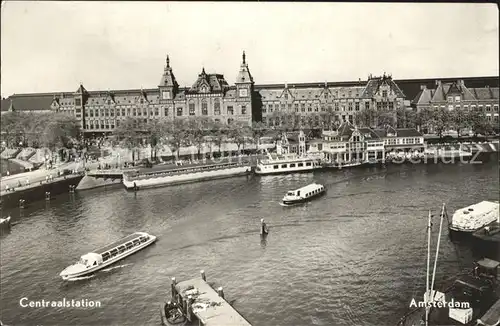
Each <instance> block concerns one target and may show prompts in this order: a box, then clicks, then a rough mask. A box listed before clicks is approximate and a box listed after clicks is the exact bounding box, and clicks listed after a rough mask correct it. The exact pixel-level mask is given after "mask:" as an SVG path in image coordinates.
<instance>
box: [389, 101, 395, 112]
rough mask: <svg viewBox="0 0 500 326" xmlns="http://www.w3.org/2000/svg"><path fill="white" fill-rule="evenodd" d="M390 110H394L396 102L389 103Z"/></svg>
mask: <svg viewBox="0 0 500 326" xmlns="http://www.w3.org/2000/svg"><path fill="white" fill-rule="evenodd" d="M389 110H394V102H389Z"/></svg>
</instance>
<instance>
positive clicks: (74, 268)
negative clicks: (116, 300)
mask: <svg viewBox="0 0 500 326" xmlns="http://www.w3.org/2000/svg"><path fill="white" fill-rule="evenodd" d="M155 241H156V237H155V236H154V235H150V234H147V233H145V232H136V233H133V234H131V235H129V236H127V237H125V238H123V239H120V240H118V241H115V242H113V243H111V244H109V245H107V246H106V247H104V248H101V249H98V250H95V251H93V252H90V253H88V254H85V255H83V256H82V257H81V258H80V261H79V262H77V263H76V264H74V265H71V266H69V267H66V268H65V269H64V270H63V271H62V272H61V273H60V274H59V275H60V276H61V277H62V278H63V280H67V279H72V278H75V277H81V276H85V275H88V274H92V273H94V272H96V271H98V270H100V269H102V268H104V267H106V266H109V265H111V264H113V263H115V262H117V261H119V260H121V259H123V258H125V257H127V256H129V255H131V254H133V253H135V252H137V251H139V250H141V249H144V248H145V247H147V246H149V245H150V244H152V243H153V242H155Z"/></svg>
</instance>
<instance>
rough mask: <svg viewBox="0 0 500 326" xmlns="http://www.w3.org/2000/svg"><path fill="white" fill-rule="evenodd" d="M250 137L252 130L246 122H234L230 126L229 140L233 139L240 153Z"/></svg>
mask: <svg viewBox="0 0 500 326" xmlns="http://www.w3.org/2000/svg"><path fill="white" fill-rule="evenodd" d="M249 135H250V128H249V127H248V125H247V124H246V123H244V122H240V121H234V122H233V123H232V124H231V125H230V126H229V135H228V136H229V138H232V139H233V141H234V143H235V144H236V146H238V152H239V151H240V147H241V145H243V146H244V145H245V141H246V137H247V136H249Z"/></svg>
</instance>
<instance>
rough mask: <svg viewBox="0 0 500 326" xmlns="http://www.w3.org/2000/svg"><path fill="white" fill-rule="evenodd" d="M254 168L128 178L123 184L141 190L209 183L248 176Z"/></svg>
mask: <svg viewBox="0 0 500 326" xmlns="http://www.w3.org/2000/svg"><path fill="white" fill-rule="evenodd" d="M251 171H252V168H251V166H250V165H245V166H237V167H234V168H226V169H219V170H211V171H210V170H209V171H201V172H194V173H193V172H189V173H184V174H174V175H166V176H151V178H147V179H137V180H134V179H132V180H129V179H128V178H126V177H124V178H123V184H124V186H125V188H127V189H134V183H135V185H136V186H137V187H138V188H139V189H140V188H152V187H161V186H173V185H179V184H185V183H191V182H198V181H208V180H216V179H222V178H229V177H234V176H240V175H247V174H249V173H251Z"/></svg>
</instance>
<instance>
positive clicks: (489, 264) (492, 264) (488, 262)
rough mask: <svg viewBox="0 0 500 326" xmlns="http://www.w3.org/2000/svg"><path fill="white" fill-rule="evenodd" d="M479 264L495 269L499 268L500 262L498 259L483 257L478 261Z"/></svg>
mask: <svg viewBox="0 0 500 326" xmlns="http://www.w3.org/2000/svg"><path fill="white" fill-rule="evenodd" d="M477 264H478V265H480V266H482V267H484V268H489V269H494V268H497V267H498V266H499V265H500V263H499V262H497V261H496V260H493V259H489V258H483V259H481V260H479V261H478V262H477Z"/></svg>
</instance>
